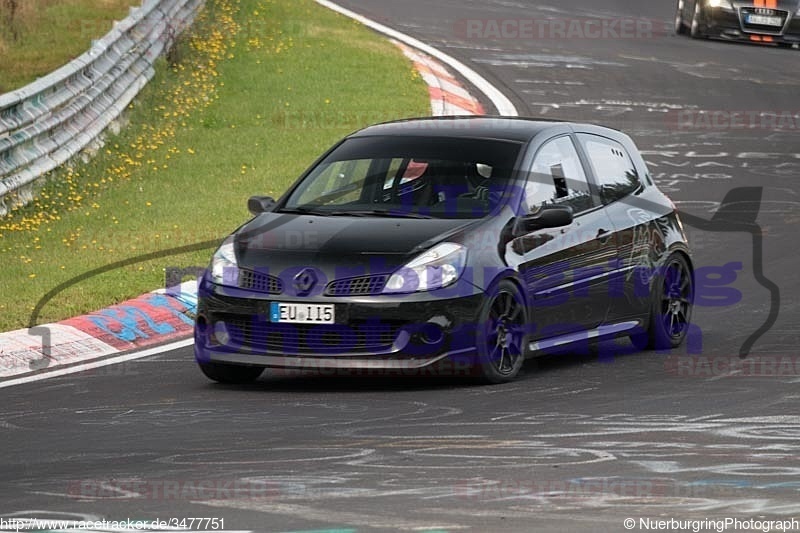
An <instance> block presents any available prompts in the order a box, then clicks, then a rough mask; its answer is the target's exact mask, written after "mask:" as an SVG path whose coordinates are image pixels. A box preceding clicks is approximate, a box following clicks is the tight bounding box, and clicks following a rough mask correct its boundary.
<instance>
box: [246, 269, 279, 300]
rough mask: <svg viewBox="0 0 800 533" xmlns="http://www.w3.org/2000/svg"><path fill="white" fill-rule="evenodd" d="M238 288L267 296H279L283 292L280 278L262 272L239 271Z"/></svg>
mask: <svg viewBox="0 0 800 533" xmlns="http://www.w3.org/2000/svg"><path fill="white" fill-rule="evenodd" d="M239 288H241V289H248V290H251V291H255V292H265V293H267V294H281V293H282V292H283V282H282V281H281V280H280V278H277V277H275V276H270V275H269V274H265V273H263V272H255V271H253V270H240V271H239Z"/></svg>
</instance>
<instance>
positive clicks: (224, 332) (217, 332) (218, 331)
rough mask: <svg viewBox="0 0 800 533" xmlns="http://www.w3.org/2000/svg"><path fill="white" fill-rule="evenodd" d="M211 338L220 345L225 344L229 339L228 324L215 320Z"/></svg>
mask: <svg viewBox="0 0 800 533" xmlns="http://www.w3.org/2000/svg"><path fill="white" fill-rule="evenodd" d="M211 338H212V340H214V341H216V343H217V344H220V345H222V346H225V345H227V344H228V343H229V342H230V341H231V334H230V333H229V332H228V326H227V325H225V322H216V323H215V324H214V328H213V330H212V333H211Z"/></svg>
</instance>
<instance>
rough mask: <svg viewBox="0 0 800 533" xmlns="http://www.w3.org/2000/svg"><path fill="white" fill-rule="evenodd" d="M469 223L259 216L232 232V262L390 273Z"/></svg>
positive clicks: (251, 266)
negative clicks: (234, 256) (233, 259)
mask: <svg viewBox="0 0 800 533" xmlns="http://www.w3.org/2000/svg"><path fill="white" fill-rule="evenodd" d="M474 223H476V221H475V220H464V219H455V220H454V219H402V218H389V217H347V216H315V215H294V214H281V213H264V214H262V215H259V216H257V217H256V218H254V219H253V220H251V221H250V222H248V223H247V224H245V225H244V226H242V227H241V228H239V230H237V231H236V233H235V242H236V252H237V260H238V263H239V266H240V267H241V268H249V269H264V268H267V269H269V270H270V271H275V270H276V269H279V270H285V269H289V268H297V267H306V266H313V267H317V268H320V269H321V270H323V271H326V272H330V273H331V274H332V273H333V272H332V271H333V269H339V268H341V269H347V268H353V267H358V268H360V269H363V268H364V267H368V268H367V271H368V273H372V274H375V273H379V271H380V273H383V272H390V271H393V270H394V269H396V268H397V267H398V266H401V265H402V264H404V263H406V262H407V261H408V259H410V258H411V257H412V256H414V255H416V254H417V253H419V252H421V251H423V250H424V249H426V248H428V247H430V246H432V245H434V244H436V243H437V242H439V241H441V240H444V239H447V238H448V237H449V236H452V235H454V234H456V233H458V232H459V231H460V230H461V229H463V228H464V227H466V226H468V225H471V224H474ZM365 273H367V272H365ZM337 277H340V276H337Z"/></svg>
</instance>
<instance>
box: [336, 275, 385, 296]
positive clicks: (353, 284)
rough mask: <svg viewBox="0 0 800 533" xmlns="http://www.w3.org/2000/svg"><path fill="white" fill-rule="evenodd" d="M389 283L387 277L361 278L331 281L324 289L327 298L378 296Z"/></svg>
mask: <svg viewBox="0 0 800 533" xmlns="http://www.w3.org/2000/svg"><path fill="white" fill-rule="evenodd" d="M387 281H389V276H388V275H381V276H362V277H359V278H348V279H339V280H336V281H332V282H330V283H329V284H328V286H327V287H326V288H325V294H326V295H327V296H361V295H366V294H380V293H381V292H382V291H383V288H384V287H385V286H386V282H387Z"/></svg>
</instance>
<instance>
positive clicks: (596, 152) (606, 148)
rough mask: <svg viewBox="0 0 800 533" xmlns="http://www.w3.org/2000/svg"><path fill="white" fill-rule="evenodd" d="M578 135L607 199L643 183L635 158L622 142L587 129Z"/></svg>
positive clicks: (613, 199)
mask: <svg viewBox="0 0 800 533" xmlns="http://www.w3.org/2000/svg"><path fill="white" fill-rule="evenodd" d="M578 139H579V140H580V142H581V144H582V145H583V148H584V150H585V151H586V155H587V156H588V158H589V161H590V163H591V165H592V170H593V171H594V175H595V178H596V179H597V185H598V187H600V197H601V198H602V200H603V203H606V204H608V203H611V202H615V201H617V200H620V199H622V198H624V197H625V196H627V195H629V194H631V193H633V192H635V191H637V190H638V189H639V188H640V187H641V186H642V182H641V180H640V179H639V174H638V173H637V172H636V167H635V166H634V164H633V160H632V159H631V157H630V155H628V152H627V151H626V150H625V148H624V147H623V146H622V145H621V144H619V143H618V142H616V141H612V140H611V139H607V138H605V137H600V136H599V135H590V134H587V133H579V134H578Z"/></svg>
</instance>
